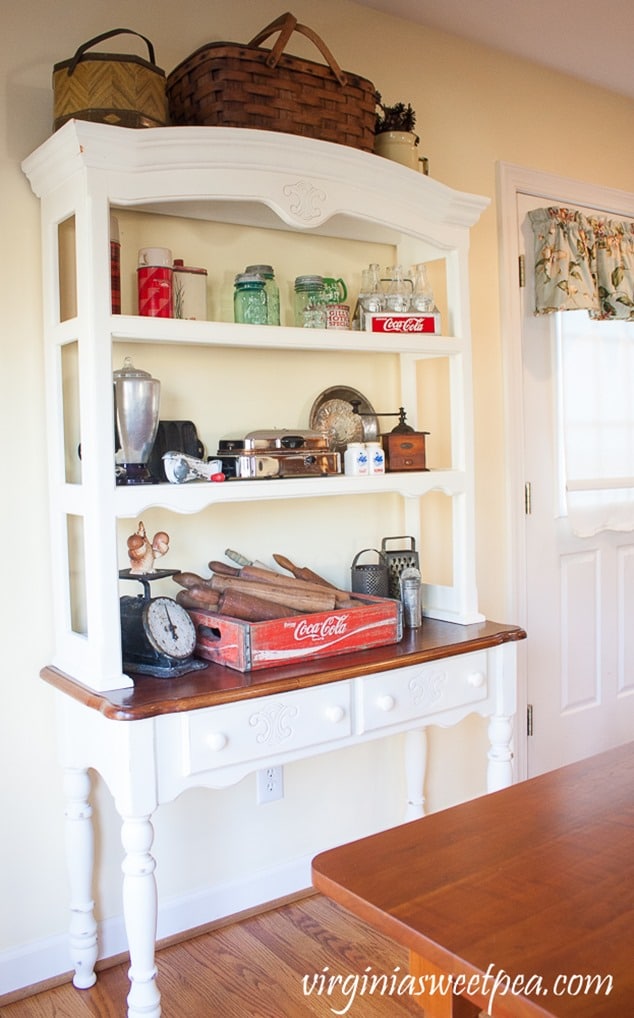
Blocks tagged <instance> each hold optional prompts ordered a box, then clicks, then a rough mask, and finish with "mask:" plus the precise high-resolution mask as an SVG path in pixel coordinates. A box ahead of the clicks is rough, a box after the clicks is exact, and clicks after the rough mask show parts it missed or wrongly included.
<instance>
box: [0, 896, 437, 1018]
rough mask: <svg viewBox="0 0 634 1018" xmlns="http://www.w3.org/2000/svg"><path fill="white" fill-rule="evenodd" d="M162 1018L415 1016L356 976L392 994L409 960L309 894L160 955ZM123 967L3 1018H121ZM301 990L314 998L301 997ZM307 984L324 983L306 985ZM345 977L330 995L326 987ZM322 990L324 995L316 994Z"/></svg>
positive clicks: (39, 997) (407, 1001) (10, 1009)
mask: <svg viewBox="0 0 634 1018" xmlns="http://www.w3.org/2000/svg"><path fill="white" fill-rule="evenodd" d="M157 965H158V973H159V985H160V989H161V1004H162V1018H303V1016H307V1018H328V1016H332V1015H333V1014H334V1013H335V1011H338V1012H339V1013H342V1012H343V1009H344V1008H346V1006H347V1005H349V1006H348V1007H347V1010H346V1011H345V1012H344V1013H345V1014H347V1015H349V1016H350V1018H392V1016H393V1018H405V1016H406V1015H413V1016H416V1018H421V1016H422V1014H423V1012H422V1011H421V1009H420V1007H419V1006H418V1005H417V1004H416V1002H415V999H414V998H411V997H409V996H407V995H405V994H404V992H403V990H401V993H400V994H398V993H397V992H394V993H393V994H392V995H390V994H389V992H387V991H386V992H384V994H383V995H381V993H380V986H379V987H378V988H375V992H374V993H370V992H369V991H368V992H366V993H361V989H362V987H363V983H362V982H361V981H359V982H358V983H357V986H358V991H357V993H356V994H354V993H353V982H352V976H353V974H355V973H356V974H358V975H359V976H363V975H364V974H365V975H366V985H367V978H369V977H370V976H375V977H378V976H380V975H384V976H386V977H387V980H386V981H384V983H383V986H384V987H385V985H387V986H388V989H389V986H394V985H396V986H398V983H399V982H400V981H401V980H402V979H403V978H404V977H405V975H406V973H407V952H406V951H405V950H404V949H403V948H400V947H399V946H398V945H396V944H394V943H392V942H391V941H390V940H387V939H386V938H384V937H382V936H380V935H379V934H378V933H375V932H374V931H373V930H371V929H369V928H367V927H366V926H365V925H364V924H363V923H361V922H360V921H359V920H357V919H355V918H354V917H353V916H351V915H349V914H348V913H347V912H345V911H344V910H343V909H341V908H339V907H338V906H337V905H335V904H334V903H332V902H330V901H328V899H326V898H324V897H322V896H321V895H312V896H310V897H307V898H302V899H301V900H299V901H295V902H292V903H291V904H288V905H284V906H282V907H281V908H278V909H275V910H274V911H270V912H264V913H260V914H258V915H255V916H251V917H249V918H247V919H243V920H242V921H241V922H237V923H235V924H234V925H231V926H224V927H222V928H220V929H216V930H213V931H212V932H210V933H205V934H201V935H200V936H198V937H195V938H192V939H190V940H186V941H183V942H181V943H178V944H175V945H173V946H171V947H166V948H163V950H161V951H159V952H158V954H157ZM127 968H128V966H127V964H122V965H116V966H114V967H113V968H110V969H106V970H103V971H101V972H100V973H99V976H98V979H97V983H96V984H95V986H93V987H92V988H91V989H90V990H76V989H75V988H74V987H73V986H72V985H71V984H65V985H63V986H58V987H55V988H54V989H52V990H48V991H46V992H44V993H39V994H36V995H34V996H32V997H28V998H26V999H24V1000H21V1001H16V1002H14V1003H11V1004H6V1005H4V1007H1V1008H0V1014H1V1015H2V1018H125V1015H126V1013H127V1008H126V997H127V993H128V977H127ZM304 976H307V977H308V979H307V982H306V986H307V988H308V989H310V987H311V986H312V987H313V991H312V993H310V992H309V993H305V992H304V983H303V979H304ZM313 976H315V977H319V976H321V977H323V979H322V980H321V981H315V982H314V983H313ZM333 976H341V977H343V978H345V977H346V976H347V977H348V982H347V984H344V985H346V986H347V988H348V989H347V993H344V992H342V989H341V983H340V982H339V984H338V985H337V987H336V988H333V989H332V990H331V992H330V993H328V992H327V991H328V986H327V985H326V984H325V979H327V978H328V977H333ZM320 988H321V992H319V990H320Z"/></svg>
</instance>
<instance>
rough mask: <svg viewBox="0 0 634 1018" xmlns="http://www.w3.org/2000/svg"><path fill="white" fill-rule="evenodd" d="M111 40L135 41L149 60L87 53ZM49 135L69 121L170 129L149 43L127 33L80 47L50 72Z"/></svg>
mask: <svg viewBox="0 0 634 1018" xmlns="http://www.w3.org/2000/svg"><path fill="white" fill-rule="evenodd" d="M114 35H136V36H138V37H139V39H143V41H144V42H145V43H146V44H147V48H148V55H149V60H144V59H143V58H142V57H137V56H133V55H132V56H130V55H127V54H116V53H88V52H87V50H89V49H90V48H91V46H95V45H96V44H97V43H99V42H103V41H104V39H110V38H111V37H112V36H114ZM53 94H54V112H53V118H54V119H53V130H55V131H57V130H59V128H60V127H61V126H62V124H65V123H66V121H67V120H72V119H75V120H92V121H96V122H97V123H100V124H115V125H116V126H117V127H164V126H165V125H166V124H167V123H168V112H167V96H166V93H165V72H164V71H162V70H161V68H160V67H157V66H156V64H155V63H154V47H153V46H152V43H151V42H150V41H149V39H146V38H145V36H144V35H139V33H138V32H133V31H131V30H130V29H128V28H113V29H112V31H110V32H104V33H103V34H102V35H98V36H96V37H95V38H94V39H90V40H89V41H88V42H85V43H83V44H82V45H81V46H80V47H79V49H78V50H77V52H76V53H75V55H74V56H73V57H72V58H71V59H70V60H63V61H62V62H61V63H59V64H55V65H54V67H53Z"/></svg>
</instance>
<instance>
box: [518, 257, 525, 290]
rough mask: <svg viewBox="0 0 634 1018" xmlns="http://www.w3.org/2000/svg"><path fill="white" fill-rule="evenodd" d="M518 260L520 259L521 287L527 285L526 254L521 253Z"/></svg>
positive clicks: (519, 279) (519, 276)
mask: <svg viewBox="0 0 634 1018" xmlns="http://www.w3.org/2000/svg"><path fill="white" fill-rule="evenodd" d="M517 261H518V266H517V272H518V281H519V284H520V287H522V286H526V255H523V254H521V255H520V256H519V258H518V259H517Z"/></svg>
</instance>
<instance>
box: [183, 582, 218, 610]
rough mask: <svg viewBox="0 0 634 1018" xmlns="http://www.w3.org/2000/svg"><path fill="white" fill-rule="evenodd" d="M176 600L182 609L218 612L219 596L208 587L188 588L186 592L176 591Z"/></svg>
mask: <svg viewBox="0 0 634 1018" xmlns="http://www.w3.org/2000/svg"><path fill="white" fill-rule="evenodd" d="M176 600H177V602H178V603H179V604H180V605H182V606H183V608H192V609H193V608H198V609H200V610H202V611H218V604H219V602H220V594H219V593H218V591H217V590H210V589H209V588H208V587H188V588H187V589H186V590H179V591H178V593H177V595H176Z"/></svg>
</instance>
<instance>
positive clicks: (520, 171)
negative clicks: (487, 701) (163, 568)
mask: <svg viewBox="0 0 634 1018" xmlns="http://www.w3.org/2000/svg"><path fill="white" fill-rule="evenodd" d="M496 194H497V209H498V214H497V221H498V249H499V283H500V327H501V337H502V338H501V354H502V376H503V390H504V392H503V395H504V427H505V435H506V445H505V471H504V476H505V478H506V491H505V503H506V526H507V533H508V544H507V558H506V562H507V571H506V590H507V597H506V603H507V611H508V617H509V618H513V619H514V620H515V621H516V622H517V624H518V625H520V626H523V627H526V622H527V590H526V533H525V513H524V483H525V481H526V472H525V460H524V403H523V388H522V350H521V336H522V304H521V295H520V286H519V279H518V273H519V255H520V249H519V230H518V223H517V196H518V194H526V195H531V196H534V197H535V198H536V199H538V200H539V199H540V198H541V199H543V200H544V202H545V204H547V205H558V204H570V205H581V206H585V207H589V208H594V209H597V210H598V211H602V212H606V213H610V214H612V215H617V216H618V215H623V216H627V217H629V218H634V194H632V193H630V192H628V191H620V190H617V189H616V188H609V187H603V186H601V185H598V184H591V183H588V182H585V181H580V180H574V179H571V178H568V177H560V176H557V175H556V174H552V173H546V172H543V171H541V170H532V169H530V168H528V167H525V166H517V165H515V164H513V163H506V162H502V161H498V162H497V163H496ZM527 632H528V631H527ZM530 635H531V634H530V632H528V640H530ZM527 642H528V641H527ZM526 663H527V648H526V647H522V649H521V652H520V653H519V654H518V669H517V714H516V726H515V763H516V778H517V779H518V780H522V779H523V778H525V777H526V776H527V745H526V740H527V735H526V723H525V719H526V708H527V665H526Z"/></svg>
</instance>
